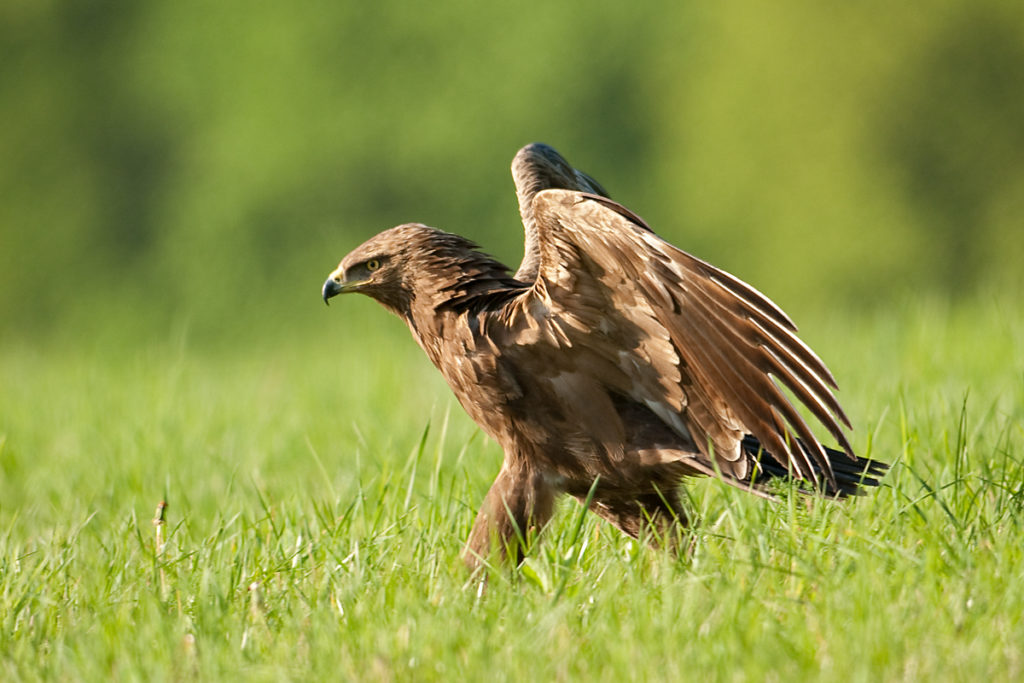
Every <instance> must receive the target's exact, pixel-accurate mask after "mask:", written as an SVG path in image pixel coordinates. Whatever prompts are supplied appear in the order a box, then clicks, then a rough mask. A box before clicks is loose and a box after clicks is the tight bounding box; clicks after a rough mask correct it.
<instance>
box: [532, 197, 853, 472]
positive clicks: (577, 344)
mask: <svg viewBox="0 0 1024 683" xmlns="http://www.w3.org/2000/svg"><path fill="white" fill-rule="evenodd" d="M532 209H533V215H534V217H535V227H534V230H535V235H534V239H535V242H536V245H537V254H538V264H537V267H538V274H537V277H536V280H535V281H534V283H533V286H532V289H531V290H530V291H529V293H528V294H527V295H526V296H524V297H523V298H522V300H521V301H520V302H519V312H520V314H521V315H522V316H528V317H530V318H531V319H532V320H534V321H537V322H536V323H535V324H536V325H537V326H538V328H539V331H538V334H544V335H545V336H546V337H548V338H549V339H550V340H553V341H555V342H556V343H558V344H559V345H561V346H562V347H571V348H573V349H574V350H575V354H574V357H575V358H577V363H588V362H589V363H593V364H595V366H600V367H601V368H602V369H601V370H600V371H599V372H600V373H601V375H602V377H603V378H604V380H603V381H604V382H605V384H606V385H607V386H608V388H609V390H610V391H613V392H615V393H619V394H620V395H622V396H624V397H628V398H629V399H631V400H632V401H635V402H637V403H639V404H641V405H645V406H647V407H648V408H649V409H650V410H651V411H652V412H653V413H654V414H655V415H657V416H658V418H660V419H661V421H663V422H664V423H665V424H666V425H668V426H669V427H670V428H671V429H672V430H673V431H674V432H675V433H677V434H679V435H680V437H685V438H687V439H692V440H693V442H695V443H696V444H697V446H698V448H700V449H701V451H702V452H703V453H704V454H705V455H706V456H708V457H713V458H714V464H715V467H717V468H719V469H720V470H721V471H722V472H723V473H725V474H726V475H731V476H732V477H735V478H738V479H745V478H746V477H747V476H748V473H749V472H748V468H749V465H750V462H749V461H750V454H749V453H747V454H745V453H744V450H743V448H742V441H743V438H744V437H745V435H747V434H752V435H753V436H754V437H756V438H757V440H758V441H759V442H760V443H761V444H762V445H763V446H764V448H765V450H766V451H767V452H768V453H770V454H771V455H772V457H774V458H775V459H776V460H778V462H779V465H781V466H783V467H785V468H787V469H789V470H790V471H792V472H793V473H794V474H796V475H797V476H800V477H802V478H805V479H808V480H812V481H813V480H814V479H815V476H814V473H815V471H816V470H817V471H820V472H822V473H824V475H825V477H826V478H827V479H828V481H829V482H831V483H832V484H833V485H834V484H835V479H834V475H833V471H832V468H831V466H830V463H829V458H828V457H827V455H826V453H825V451H824V449H823V447H822V446H821V445H820V444H819V442H818V439H816V438H815V436H814V434H813V433H812V431H811V429H810V427H809V426H808V424H807V423H806V421H805V420H804V419H803V417H802V416H801V415H800V413H799V412H798V411H797V409H796V408H795V406H794V405H793V403H792V402H791V401H790V400H789V399H788V398H787V396H786V394H785V393H784V392H783V390H782V387H785V388H786V389H788V390H789V391H790V392H791V393H792V395H793V396H795V397H796V399H798V400H799V401H800V402H801V403H803V404H804V405H805V406H806V407H807V408H808V409H809V410H810V412H811V413H812V414H813V415H814V416H815V417H816V418H817V419H818V420H819V421H820V422H821V424H822V425H824V427H825V428H826V429H827V430H828V431H829V433H831V434H832V436H833V437H834V438H835V439H836V440H837V441H838V443H839V445H840V447H841V448H842V449H843V450H844V451H845V452H846V454H847V455H849V456H850V457H851V458H853V457H854V455H853V449H852V447H851V446H850V443H849V441H848V440H847V438H846V435H845V434H844V432H843V425H845V426H846V427H847V428H849V427H850V423H849V420H848V419H847V417H846V415H845V414H844V413H843V410H842V408H841V407H840V405H839V403H838V401H837V400H836V398H835V396H834V394H833V393H832V390H833V389H835V388H837V387H836V383H835V380H834V379H833V377H832V375H831V373H829V371H828V369H827V368H826V367H825V365H824V363H823V362H822V361H821V360H820V359H819V358H818V357H817V356H816V355H815V354H814V352H812V351H811V350H810V349H809V348H808V347H807V346H806V345H805V344H804V343H803V342H802V341H800V339H799V338H797V336H796V334H795V332H796V326H795V325H794V324H793V322H792V321H791V320H790V319H789V318H788V317H787V316H786V314H785V313H783V312H782V311H781V310H780V309H779V308H778V307H777V306H776V305H775V304H774V303H772V302H771V301H770V300H768V298H767V297H765V296H764V295H763V294H761V293H760V292H758V291H757V290H756V289H754V288H753V287H751V286H750V285H747V284H746V283H744V282H742V281H741V280H739V279H737V278H735V277H733V276H732V275H729V274H728V273H726V272H724V271H722V270H719V269H718V268H715V267H714V266H712V265H710V264H708V263H705V262H704V261H701V260H700V259H698V258H696V257H694V256H691V255H690V254H687V253H686V252H684V251H681V250H680V249H677V248H675V247H673V246H672V245H670V244H668V243H667V242H665V241H664V240H662V239H661V238H659V237H658V236H657V235H655V234H654V233H653V232H652V231H651V230H650V228H649V227H648V226H647V225H646V224H645V223H644V222H643V221H642V220H641V219H640V218H639V217H637V216H636V215H635V214H633V213H632V212H630V211H629V210H628V209H626V208H624V207H622V206H621V205H619V204H617V203H615V202H613V201H611V200H610V199H607V198H605V197H601V196H597V195H592V194H586V193H581V192H571V191H564V190H546V191H542V192H539V193H537V194H536V196H535V197H534V198H533V205H532ZM608 368H612V370H611V371H609V369H608ZM780 385H781V386H780ZM798 439H800V440H802V441H803V443H804V444H805V447H803V448H801V447H798V446H797V440H798ZM815 464H816V465H817V467H815Z"/></svg>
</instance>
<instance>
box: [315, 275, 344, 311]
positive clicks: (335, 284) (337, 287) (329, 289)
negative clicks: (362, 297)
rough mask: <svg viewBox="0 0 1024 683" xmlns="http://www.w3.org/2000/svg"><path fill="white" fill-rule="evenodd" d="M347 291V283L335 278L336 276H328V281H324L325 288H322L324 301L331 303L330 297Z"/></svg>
mask: <svg viewBox="0 0 1024 683" xmlns="http://www.w3.org/2000/svg"><path fill="white" fill-rule="evenodd" d="M344 291H345V285H343V284H342V283H341V282H340V281H339V280H337V279H335V277H334V276H331V277H329V278H327V282H325V283H324V288H323V290H321V292H320V293H321V294H323V297H324V303H325V304H328V305H330V298H331V297H332V296H337V295H339V294H341V293H342V292H344Z"/></svg>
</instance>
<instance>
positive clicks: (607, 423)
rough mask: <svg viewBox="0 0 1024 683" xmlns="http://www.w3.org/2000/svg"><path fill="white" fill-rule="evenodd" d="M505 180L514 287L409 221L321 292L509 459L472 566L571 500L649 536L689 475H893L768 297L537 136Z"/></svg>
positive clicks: (669, 513) (668, 517) (471, 253)
mask: <svg viewBox="0 0 1024 683" xmlns="http://www.w3.org/2000/svg"><path fill="white" fill-rule="evenodd" d="M512 173H513V176H514V178H515V182H516V192H517V195H518V198H519V209H520V214H521V217H522V220H523V224H524V226H525V229H526V253H525V255H524V258H523V263H522V265H521V266H520V267H519V270H518V271H517V272H516V274H515V275H514V276H513V275H510V274H509V269H508V268H507V267H506V266H504V265H502V264H501V263H498V262H497V261H495V260H494V259H492V258H491V257H490V256H487V255H486V254H484V253H482V252H480V251H478V250H477V247H476V245H475V244H473V243H472V242H470V241H468V240H466V239H464V238H462V237H458V236H456V235H452V234H449V233H446V232H442V231H440V230H436V229H434V228H430V227H427V226H425V225H419V224H407V225H400V226H398V227H396V228H392V229H390V230H386V231H384V232H382V233H380V234H379V235H377V236H376V237H374V238H372V239H370V240H369V241H367V242H366V243H364V244H363V245H361V246H359V247H358V248H356V249H355V250H354V251H353V252H352V253H350V254H349V255H348V256H346V257H345V258H344V259H343V260H342V261H341V264H340V265H339V266H338V268H337V269H336V270H335V271H334V272H333V273H331V275H330V276H329V277H328V279H327V282H326V283H325V284H324V287H323V296H324V300H325V301H326V300H327V299H329V298H330V297H332V296H334V295H336V294H340V293H344V292H361V293H363V294H366V295H368V296H370V297H373V298H374V299H376V300H377V301H379V302H380V303H382V304H383V305H384V306H385V307H387V308H388V309H389V310H391V311H392V312H394V313H395V314H396V315H398V316H399V317H401V318H402V319H403V320H405V321H406V323H407V324H408V325H409V329H410V330H411V331H412V334H413V337H414V338H415V339H416V341H417V342H418V343H419V345H420V346H421V347H422V348H423V350H424V351H425V352H426V354H427V356H428V357H429V358H430V360H431V362H433V363H434V365H435V366H436V367H437V368H438V369H439V370H440V371H441V374H443V375H444V378H445V379H446V380H447V381H448V385H449V386H450V387H451V388H452V391H454V392H455V396H456V397H457V398H458V400H459V403H460V404H462V407H463V408H465V410H466V412H467V413H469V415H470V416H471V417H472V418H473V419H474V420H475V421H476V422H477V424H479V425H480V426H481V427H482V428H483V429H484V431H485V432H487V433H488V434H489V435H490V436H491V437H492V438H494V439H495V440H496V441H497V442H498V443H499V444H500V445H501V447H502V448H503V449H504V451H505V461H504V464H503V465H502V468H501V471H500V473H499V474H498V477H497V479H496V481H495V482H494V484H493V486H492V487H491V489H490V491H489V492H488V494H487V498H486V500H485V502H484V504H483V507H482V508H481V509H480V512H479V514H478V515H477V519H476V522H475V524H474V527H473V531H472V533H471V535H470V538H469V541H468V543H467V547H466V559H467V562H468V563H469V564H471V565H475V564H476V563H477V562H478V561H479V560H480V559H481V558H486V557H487V556H488V555H489V554H490V553H491V552H492V551H498V552H501V553H505V552H509V551H512V552H514V553H516V554H518V553H520V552H521V544H520V543H519V542H518V540H517V539H522V537H523V535H524V534H525V533H526V531H527V530H528V529H530V528H533V527H536V528H538V529H539V528H540V527H542V526H543V525H544V523H545V522H546V521H547V519H548V517H549V516H550V514H551V509H552V504H553V501H554V499H555V497H556V496H557V495H558V494H560V493H569V494H570V495H573V496H575V497H576V498H577V499H579V500H581V501H584V500H586V499H587V498H588V494H590V495H591V496H592V498H591V509H592V510H593V511H594V512H596V513H597V514H599V515H601V516H602V517H604V518H605V519H607V520H609V521H611V522H612V523H613V524H615V525H617V526H618V527H619V528H620V529H622V530H623V531H624V532H626V533H627V534H630V535H632V536H639V535H640V534H641V532H642V530H643V528H644V527H645V525H646V524H648V523H653V524H654V525H655V529H656V530H657V531H661V532H670V531H671V530H672V528H673V525H675V524H679V523H685V515H684V512H683V509H682V507H681V505H680V503H679V497H678V491H677V488H678V485H679V482H680V480H681V479H682V478H683V477H686V476H692V475H708V476H713V477H717V478H720V479H722V480H723V481H725V482H727V483H729V484H731V485H733V486H737V487H739V488H742V489H745V490H748V491H751V492H753V493H757V494H759V495H767V494H765V493H764V492H763V482H764V481H765V480H767V479H770V478H773V477H785V476H787V475H792V476H795V477H798V478H800V479H803V480H806V481H808V482H812V483H813V486H814V487H815V488H816V489H817V490H819V491H821V492H824V493H826V494H830V495H838V496H843V495H848V494H852V493H856V492H857V490H858V487H859V486H861V485H869V486H873V485H877V483H878V481H877V478H876V477H878V476H880V475H881V474H883V473H884V472H885V470H886V466H885V465H884V464H882V463H879V462H872V461H867V460H863V459H859V458H857V457H856V456H855V455H854V454H853V449H852V447H851V446H850V443H849V441H848V440H847V437H846V435H845V433H844V426H845V427H846V428H849V427H850V423H849V420H848V419H847V417H846V415H845V414H844V413H843V410H842V408H841V407H840V405H839V403H838V401H837V400H836V398H835V396H834V395H833V392H832V390H833V389H835V388H836V384H835V380H834V379H833V378H832V375H831V373H829V371H828V369H827V368H826V367H825V365H824V363H822V361H821V360H820V359H819V358H818V357H817V356H816V355H815V354H814V352H813V351H811V350H810V349H809V348H808V347H807V346H806V345H805V344H804V343H803V342H801V341H800V340H799V339H798V338H797V337H796V334H795V332H796V327H795V326H794V325H793V323H792V322H791V321H790V319H789V318H788V317H787V316H786V314H785V313H783V312H782V311H781V310H780V309H779V308H778V307H777V306H776V305H775V304H773V303H772V302H771V301H769V300H768V299H767V298H766V297H765V296H764V295H762V294H761V293H760V292H758V291H757V290H755V289H754V288H753V287H751V286H749V285H747V284H745V283H743V282H741V281H740V280H738V279H737V278H735V277H733V276H732V275H729V274H728V273H725V272H723V271H721V270H719V269H717V268H715V267H714V266H712V265H710V264H708V263H705V262H704V261H701V260H700V259H698V258H695V257H693V256H691V255H689V254H687V253H686V252H684V251H681V250H679V249H677V248H675V247H673V246H672V245H671V244H668V243H667V242H665V241H664V240H662V239H661V238H659V237H658V236H657V235H655V234H654V232H653V231H652V230H651V229H650V228H649V227H648V226H647V224H646V223H644V222H643V221H642V220H641V219H640V218H639V217H637V216H636V215H635V214H634V213H632V212H631V211H629V210H628V209H626V208H625V207H623V206H621V205H620V204H617V203H615V202H614V201H612V200H611V199H608V198H607V193H606V192H605V191H604V190H603V188H601V186H600V185H598V184H597V183H596V182H595V181H594V180H593V179H592V178H590V177H589V176H587V175H586V174H583V173H581V172H579V171H577V170H576V169H574V168H572V167H571V166H570V165H569V164H568V163H567V162H566V161H565V160H564V159H563V158H562V157H561V156H560V155H559V154H558V153H557V152H555V150H553V149H551V148H550V147H548V146H546V145H541V144H533V145H529V146H527V147H524V148H523V149H522V150H520V151H519V153H518V154H517V155H516V157H515V160H514V161H513V162H512ZM780 386H781V387H784V388H785V389H786V390H788V391H789V392H791V393H792V395H793V396H794V397H796V399H797V400H798V401H799V402H801V403H802V404H803V405H804V406H805V407H806V408H807V409H808V410H809V412H810V413H811V414H812V415H813V416H814V417H815V418H816V419H817V420H818V421H819V422H820V423H821V425H822V426H824V427H825V429H826V430H827V431H828V432H829V433H830V434H831V435H832V436H833V438H835V440H836V441H837V442H838V444H839V446H840V448H841V449H842V450H841V451H839V450H833V449H830V448H827V447H825V446H823V445H821V444H820V443H819V442H818V440H817V438H816V437H815V436H814V434H813V432H812V431H811V429H810V428H809V426H808V425H807V423H806V421H805V420H804V419H803V417H802V416H801V414H800V413H799V412H798V411H797V410H796V409H795V407H794V406H793V404H792V403H791V402H790V401H789V400H788V399H787V397H786V395H785V394H784V393H783V391H782V389H780ZM595 482H596V484H595Z"/></svg>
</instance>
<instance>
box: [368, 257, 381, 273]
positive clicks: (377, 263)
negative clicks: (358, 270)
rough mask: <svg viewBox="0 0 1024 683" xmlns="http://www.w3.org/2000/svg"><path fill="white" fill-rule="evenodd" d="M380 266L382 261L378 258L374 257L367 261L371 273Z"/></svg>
mask: <svg viewBox="0 0 1024 683" xmlns="http://www.w3.org/2000/svg"><path fill="white" fill-rule="evenodd" d="M378 268H380V261H379V260H378V259H375V258H372V259H370V260H369V261H367V262H366V269H367V270H368V271H370V272H371V273H372V272H373V271H375V270H377V269H378Z"/></svg>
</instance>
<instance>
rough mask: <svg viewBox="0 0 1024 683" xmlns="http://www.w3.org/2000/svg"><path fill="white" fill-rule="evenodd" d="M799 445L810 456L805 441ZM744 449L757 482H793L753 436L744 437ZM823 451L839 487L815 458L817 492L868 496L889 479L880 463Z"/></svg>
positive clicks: (885, 469)
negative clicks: (870, 488)
mask: <svg viewBox="0 0 1024 683" xmlns="http://www.w3.org/2000/svg"><path fill="white" fill-rule="evenodd" d="M797 443H798V444H799V446H800V448H801V449H803V451H804V452H805V453H808V454H809V449H808V448H807V446H806V444H804V442H803V441H799V440H798V442H797ZM741 448H742V449H743V452H744V453H746V454H747V455H749V456H750V457H751V458H753V459H754V461H755V463H756V467H755V469H754V474H753V477H752V479H753V480H754V481H756V482H758V483H764V482H765V480H766V479H789V478H791V477H792V473H791V472H790V471H789V470H788V469H787V468H786V467H785V466H784V465H781V464H779V462H778V461H777V460H775V458H774V457H773V456H772V455H771V454H769V453H767V451H765V450H764V449H763V448H762V447H761V443H760V442H759V441H758V440H757V439H755V438H754V437H753V436H746V437H744V439H743V441H742V443H741ZM823 448H824V449H825V455H826V456H827V457H828V461H829V464H830V465H831V466H832V473H833V475H834V476H835V485H833V484H832V482H830V481H829V480H828V478H827V477H826V476H825V473H824V472H822V471H821V468H820V467H819V466H818V464H817V463H815V462H814V459H813V458H811V463H812V464H813V465H814V471H815V475H816V479H817V481H815V482H812V483H813V484H814V485H815V487H816V491H818V492H823V493H825V494H826V495H830V496H837V497H840V498H845V497H846V496H861V495H864V488H865V487H868V486H878V485H879V479H881V477H883V476H885V473H886V472H887V471H888V470H889V465H887V464H886V463H884V462H881V461H879V460H868V459H867V458H857V459H856V460H851V459H850V457H849V456H848V455H847V454H846V453H844V452H843V451H840V450H836V449H834V448H829V447H828V446H823ZM765 456H767V457H765ZM808 493H811V491H808Z"/></svg>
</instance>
